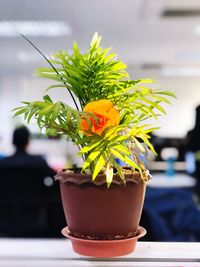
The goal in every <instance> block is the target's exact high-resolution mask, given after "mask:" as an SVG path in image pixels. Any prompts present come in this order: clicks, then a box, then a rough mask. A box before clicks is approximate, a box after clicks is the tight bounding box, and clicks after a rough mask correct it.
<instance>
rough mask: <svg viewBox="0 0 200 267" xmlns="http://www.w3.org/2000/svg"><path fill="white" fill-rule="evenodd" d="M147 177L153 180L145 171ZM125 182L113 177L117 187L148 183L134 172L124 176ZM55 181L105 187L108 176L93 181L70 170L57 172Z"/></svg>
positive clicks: (88, 175)
mask: <svg viewBox="0 0 200 267" xmlns="http://www.w3.org/2000/svg"><path fill="white" fill-rule="evenodd" d="M145 174H146V177H147V178H148V179H147V181H148V180H150V179H151V175H150V173H149V170H146V171H145ZM124 176H125V180H122V179H121V177H120V176H119V175H118V174H114V175H113V181H112V183H114V184H117V185H125V184H126V183H127V182H132V183H137V184H143V183H145V182H147V181H144V180H143V179H142V178H141V175H140V173H139V172H137V171H134V172H133V173H132V174H124ZM54 179H55V180H56V181H57V180H59V181H60V182H61V183H67V182H69V183H74V184H77V185H81V184H85V183H87V184H88V183H89V184H95V185H104V184H106V183H107V182H106V175H105V174H98V175H97V177H96V179H95V180H94V181H92V175H91V174H86V173H74V172H72V171H70V170H68V169H62V170H60V171H58V172H57V174H56V175H55V176H54Z"/></svg>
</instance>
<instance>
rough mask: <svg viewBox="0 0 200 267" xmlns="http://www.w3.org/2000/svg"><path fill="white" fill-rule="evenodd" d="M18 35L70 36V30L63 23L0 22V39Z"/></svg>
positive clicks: (66, 24)
mask: <svg viewBox="0 0 200 267" xmlns="http://www.w3.org/2000/svg"><path fill="white" fill-rule="evenodd" d="M20 34H24V35H26V36H34V37H38V36H41V37H59V36H65V35H71V34H72V29H71V27H70V26H69V25H68V23H66V22H64V21H0V37H17V36H19V35H20Z"/></svg>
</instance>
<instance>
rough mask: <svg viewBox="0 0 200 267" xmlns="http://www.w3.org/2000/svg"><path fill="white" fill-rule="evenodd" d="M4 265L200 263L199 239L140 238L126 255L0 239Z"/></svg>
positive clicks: (38, 241)
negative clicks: (102, 255)
mask: <svg viewBox="0 0 200 267" xmlns="http://www.w3.org/2000/svg"><path fill="white" fill-rule="evenodd" d="M0 266H1V267H14V266H15V267H36V266H37V267H39V266H40V267H44V266H45V267H47V266H48V267H61V266H68V267H71V266H72V267H76V266H83V267H92V266H96V267H108V266H117V267H122V266H138V267H145V266H151V267H157V266H160V267H161V266H162V267H165V266H168V267H169V266H170V267H173V266H179V267H183V266H190V267H191V266H194V267H195V266H200V243H167V242H166V243H164V242H162V243H161V242H141V241H140V242H138V243H137V247H136V250H135V252H133V253H132V254H129V255H127V256H125V257H117V258H111V259H96V258H90V257H84V256H79V255H78V254H75V253H74V252H73V251H72V247H71V243H70V241H69V240H65V239H59V240H58V239H0Z"/></svg>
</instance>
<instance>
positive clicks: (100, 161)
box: [92, 155, 106, 181]
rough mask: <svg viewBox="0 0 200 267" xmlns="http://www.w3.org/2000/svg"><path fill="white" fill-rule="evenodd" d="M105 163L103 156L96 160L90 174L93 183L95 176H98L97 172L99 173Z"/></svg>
mask: <svg viewBox="0 0 200 267" xmlns="http://www.w3.org/2000/svg"><path fill="white" fill-rule="evenodd" d="M105 163H106V161H105V158H104V156H103V155H101V156H100V157H99V158H98V160H97V163H96V165H95V168H94V171H93V174H92V180H93V181H94V180H95V178H96V177H97V175H98V174H99V172H100V171H101V169H102V167H103V166H104V165H105Z"/></svg>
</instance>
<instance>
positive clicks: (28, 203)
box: [0, 126, 59, 237]
mask: <svg viewBox="0 0 200 267" xmlns="http://www.w3.org/2000/svg"><path fill="white" fill-rule="evenodd" d="M29 139H30V133H29V131H28V129H27V128H26V127H24V126H23V127H19V128H17V129H16V130H15V131H14V133H13V145H14V146H15V148H16V151H15V153H14V154H13V155H11V156H8V157H5V158H3V159H1V160H0V183H1V185H0V214H1V215H0V217H1V220H0V235H1V234H2V233H6V235H10V236H26V235H27V236H30V237H31V236H34V234H33V232H34V229H33V228H35V235H36V236H42V234H41V232H40V233H39V232H38V230H39V229H40V230H41V231H44V230H45V229H46V226H47V224H48V222H47V220H48V218H47V216H48V215H47V209H49V205H50V201H49V200H51V198H52V199H53V198H54V197H55V196H57V195H58V193H59V192H58V188H57V184H56V185H55V184H54V183H53V179H52V186H51V187H47V186H45V184H44V180H45V178H46V177H52V178H53V176H54V175H55V171H54V170H53V169H51V168H50V167H49V166H48V164H47V162H46V161H45V160H44V159H43V158H42V156H40V155H30V154H28V153H27V151H26V148H27V146H28V144H29ZM3 215H4V216H3ZM26 228H27V230H28V233H25V230H26ZM31 231H32V232H31Z"/></svg>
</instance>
